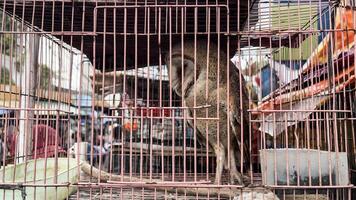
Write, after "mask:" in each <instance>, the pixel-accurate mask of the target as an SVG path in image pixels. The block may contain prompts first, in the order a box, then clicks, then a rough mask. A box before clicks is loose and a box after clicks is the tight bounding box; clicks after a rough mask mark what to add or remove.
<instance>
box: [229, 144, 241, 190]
mask: <svg viewBox="0 0 356 200" xmlns="http://www.w3.org/2000/svg"><path fill="white" fill-rule="evenodd" d="M230 176H231V184H235V180H236V181H237V183H238V184H241V185H242V184H243V181H242V174H241V173H240V172H239V171H238V170H237V168H236V158H235V152H234V150H233V149H232V148H230Z"/></svg>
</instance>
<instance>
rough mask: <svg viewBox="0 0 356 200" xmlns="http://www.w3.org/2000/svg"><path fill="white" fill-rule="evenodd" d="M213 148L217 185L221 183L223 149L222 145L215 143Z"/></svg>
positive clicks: (223, 158) (223, 160) (223, 159)
mask: <svg viewBox="0 0 356 200" xmlns="http://www.w3.org/2000/svg"><path fill="white" fill-rule="evenodd" d="M214 150H215V155H216V172H215V184H216V185H218V184H219V183H221V175H222V172H223V167H224V163H225V150H224V148H223V147H222V145H216V146H215V148H214Z"/></svg>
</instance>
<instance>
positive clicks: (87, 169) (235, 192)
mask: <svg viewBox="0 0 356 200" xmlns="http://www.w3.org/2000/svg"><path fill="white" fill-rule="evenodd" d="M81 169H82V171H83V172H84V173H86V174H88V175H89V176H91V177H94V178H97V179H98V180H100V181H104V182H109V183H117V184H120V182H124V184H125V185H128V186H130V187H135V186H136V187H138V188H143V187H144V188H152V189H155V190H158V191H167V192H170V193H181V194H186V195H194V196H195V195H199V196H200V195H201V196H208V195H209V196H220V197H226V198H234V197H239V196H241V193H242V196H243V199H256V200H262V199H263V200H272V199H273V200H278V199H279V198H278V197H277V196H276V195H275V194H274V193H272V192H271V191H269V190H268V189H266V188H263V187H254V188H245V187H243V188H236V187H232V188H227V187H222V188H215V187H212V186H211V185H208V184H206V185H204V187H202V184H201V183H200V184H199V185H196V187H195V185H193V184H189V185H188V186H183V187H173V186H170V183H169V182H168V183H166V182H163V181H162V180H160V179H151V180H150V179H146V178H142V179H141V178H137V177H129V176H121V175H115V174H110V173H107V172H105V171H103V170H99V169H98V168H96V167H94V166H92V165H90V164H89V163H87V162H83V164H82V165H81ZM128 182H131V183H133V184H129V183H128ZM135 183H142V184H135ZM160 183H161V184H160ZM177 184H179V182H178V183H177ZM142 185H144V186H142Z"/></svg>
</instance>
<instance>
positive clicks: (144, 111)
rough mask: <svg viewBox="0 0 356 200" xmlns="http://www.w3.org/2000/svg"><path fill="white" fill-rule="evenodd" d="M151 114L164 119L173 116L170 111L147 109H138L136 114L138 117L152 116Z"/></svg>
mask: <svg viewBox="0 0 356 200" xmlns="http://www.w3.org/2000/svg"><path fill="white" fill-rule="evenodd" d="M141 110H142V111H141ZM151 110H152V111H151ZM141 112H142V113H141ZM151 112H152V116H153V117H162V116H165V117H169V116H171V110H170V109H146V108H137V109H136V113H137V115H138V116H141V115H142V116H151Z"/></svg>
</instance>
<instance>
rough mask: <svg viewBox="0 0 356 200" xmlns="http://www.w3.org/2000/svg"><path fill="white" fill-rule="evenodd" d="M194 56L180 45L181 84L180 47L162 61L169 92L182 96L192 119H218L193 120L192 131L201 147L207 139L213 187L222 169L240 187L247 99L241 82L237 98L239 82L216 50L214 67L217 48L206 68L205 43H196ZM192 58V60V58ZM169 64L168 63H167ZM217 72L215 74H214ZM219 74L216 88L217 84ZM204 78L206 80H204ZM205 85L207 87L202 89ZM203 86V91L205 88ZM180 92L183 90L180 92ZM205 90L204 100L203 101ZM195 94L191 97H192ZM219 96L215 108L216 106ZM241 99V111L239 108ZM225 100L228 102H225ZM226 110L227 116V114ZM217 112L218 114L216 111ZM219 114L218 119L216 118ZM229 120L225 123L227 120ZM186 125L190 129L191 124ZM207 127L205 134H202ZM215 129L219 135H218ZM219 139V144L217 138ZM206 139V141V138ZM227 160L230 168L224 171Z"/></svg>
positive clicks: (187, 46) (189, 45) (188, 46)
mask: <svg viewBox="0 0 356 200" xmlns="http://www.w3.org/2000/svg"><path fill="white" fill-rule="evenodd" d="M196 47H197V48H196V52H194V51H195V48H194V42H186V43H184V49H183V50H184V78H183V84H182V75H181V74H182V71H181V70H182V64H181V63H182V49H181V45H177V46H175V47H173V49H172V54H171V58H172V59H171V60H170V59H169V57H168V58H167V59H166V61H167V64H168V66H169V65H170V63H171V64H172V65H171V66H169V70H170V74H171V81H172V88H173V90H174V91H175V92H176V93H177V94H178V95H180V96H183V100H184V102H185V105H186V106H187V107H189V108H192V109H190V113H191V115H192V117H194V116H193V115H194V114H195V117H196V118H205V117H209V118H217V117H218V118H219V120H218V123H217V121H216V120H203V119H196V120H195V127H196V130H197V133H199V138H202V139H203V140H204V141H203V142H204V143H205V142H206V139H208V143H209V146H210V147H212V148H213V149H214V151H215V154H216V157H217V167H216V176H215V183H218V181H219V180H220V178H221V173H222V170H223V168H225V169H228V170H229V171H230V174H231V176H232V182H233V181H237V182H238V183H240V184H242V182H243V181H242V176H241V174H240V172H239V171H238V170H237V166H238V164H239V163H237V162H236V161H238V162H240V138H241V135H240V133H241V132H242V130H241V129H242V127H243V132H244V159H243V160H244V161H245V163H244V164H246V163H248V161H249V153H248V146H247V145H248V144H249V143H248V135H249V134H248V128H249V127H248V124H249V123H248V114H247V109H248V97H247V92H246V88H245V83H244V80H241V88H242V92H241V94H242V96H240V90H241V88H240V78H239V73H238V69H237V68H236V67H235V66H234V65H233V64H232V63H231V62H230V60H228V59H227V56H226V54H225V52H224V51H223V50H220V59H219V60H220V63H219V67H218V48H217V46H216V45H214V44H210V48H209V51H210V52H209V64H207V42H206V41H197V44H196ZM195 55H196V56H195ZM195 57H196V68H195V70H196V81H195V82H194V58H195ZM170 61H171V62H170ZM227 62H230V65H229V67H230V68H229V83H228V81H227V72H228V70H227ZM218 70H219V71H218ZM218 72H219V86H218V84H217V81H218ZM207 76H208V78H207ZM206 84H207V85H206ZM228 84H229V86H230V91H229V95H227V94H228V93H227V92H228V91H227V86H228ZM206 86H207V87H206ZM182 88H183V89H182ZM206 88H207V89H208V97H207V98H206ZM194 93H195V96H194ZM218 94H219V104H218V103H217V102H218ZM240 98H242V107H241V106H240V104H241V103H240ZM228 100H229V102H228ZM205 105H208V106H209V107H208V108H199V109H195V113H194V109H193V108H194V107H197V106H205ZM228 108H229V112H228ZM241 109H242V110H243V126H241V112H240V111H241ZM218 110H219V111H218ZM218 114H219V116H218ZM228 117H229V119H228ZM189 124H191V125H192V126H193V124H194V123H193V121H190V122H189ZM206 126H208V131H206ZM218 126H219V132H218ZM229 128H230V134H229V135H230V145H229V144H228V129H229ZM218 135H219V142H218V137H217V136H218ZM207 136H208V137H207ZM228 148H230V151H229V152H230V159H228ZM228 160H229V161H230V167H228Z"/></svg>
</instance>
